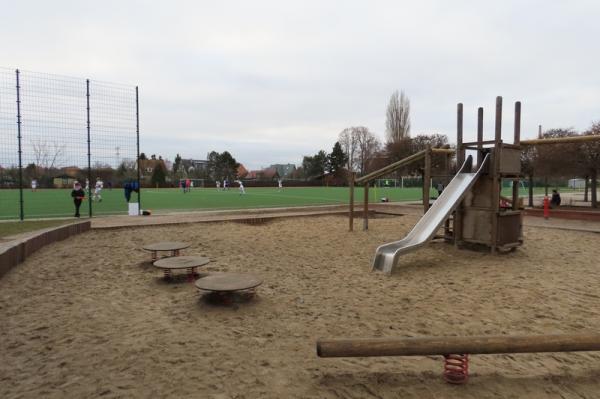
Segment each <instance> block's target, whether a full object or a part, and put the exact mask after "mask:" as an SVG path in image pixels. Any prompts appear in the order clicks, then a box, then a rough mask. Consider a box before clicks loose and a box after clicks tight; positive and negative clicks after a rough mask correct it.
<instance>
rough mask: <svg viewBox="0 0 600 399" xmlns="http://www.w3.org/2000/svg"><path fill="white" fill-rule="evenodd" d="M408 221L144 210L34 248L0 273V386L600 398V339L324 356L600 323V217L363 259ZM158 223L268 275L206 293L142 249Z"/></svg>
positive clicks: (228, 394) (106, 392)
mask: <svg viewBox="0 0 600 399" xmlns="http://www.w3.org/2000/svg"><path fill="white" fill-rule="evenodd" d="M415 221H416V217H415V216H404V217H395V218H382V219H375V220H372V221H371V224H370V228H371V230H370V231H369V232H368V233H365V232H362V231H358V232H354V233H349V232H347V231H346V227H347V219H346V218H344V217H336V216H327V217H318V218H294V219H287V220H286V219H283V220H281V219H280V220H274V221H271V222H269V223H267V224H265V225H258V226H257V225H246V224H240V223H233V222H227V223H214V224H201V225H192V224H189V225H181V226H163V227H143V228H138V229H121V230H104V231H91V232H88V233H85V234H83V235H80V236H77V237H74V238H71V239H69V240H66V241H63V242H59V243H56V244H53V245H51V246H48V247H46V248H43V249H42V250H40V251H39V252H37V253H36V254H35V255H33V256H32V257H31V258H29V259H27V261H26V262H25V263H23V264H22V265H20V266H18V267H17V268H15V269H13V270H12V271H11V272H9V273H8V274H7V275H6V276H4V278H2V279H1V280H0V360H1V361H0V397H2V398H40V397H44V398H46V397H48V398H85V397H104V398H117V397H123V398H130V397H134V398H138V397H152V398H162V397H165V398H166V397H172V398H174V397H177V398H184V397H194V398H289V397H291V398H371V397H372V398H400V397H402V398H446V397H462V398H507V397H508V398H518V397H530V398H597V397H600V353H589V352H581V353H556V354H520V355H487V356H473V357H472V358H471V364H470V367H471V375H472V377H471V379H470V381H469V383H468V384H467V385H464V386H451V385H448V384H446V383H445V382H444V381H443V380H442V378H441V371H442V360H441V358H440V357H415V358H368V359H359V358H354V359H320V358H318V357H317V356H316V353H315V341H316V339H317V338H320V337H326V338H334V337H382V336H422V335H476V334H543V333H575V332H582V331H598V330H599V329H600V317H599V316H600V286H599V284H598V281H599V278H600V267H599V266H600V265H599V264H598V259H600V245H598V243H599V238H600V236H598V235H597V234H594V233H584V232H573V231H564V230H552V229H547V228H543V229H541V228H526V230H525V240H526V241H525V245H524V246H523V247H522V248H520V249H519V250H518V251H516V252H514V253H510V254H506V255H502V256H492V255H488V254H484V253H478V252H470V251H459V250H457V249H455V248H453V247H452V246H449V245H447V244H444V243H433V244H432V245H430V246H429V247H427V248H426V249H424V250H422V251H420V252H417V253H413V254H410V255H408V256H406V258H404V259H403V260H402V262H401V266H400V267H399V268H398V270H397V271H396V273H395V274H394V275H393V276H391V277H386V276H384V275H382V274H379V273H371V272H370V262H371V257H372V255H373V253H374V250H375V248H376V246H377V245H379V244H381V243H384V242H387V241H390V240H392V239H396V238H401V237H402V236H403V235H404V234H405V233H406V232H407V231H408V230H409V229H410V227H412V225H413V224H414V223H415ZM358 224H359V223H357V225H358ZM157 240H185V241H189V242H191V243H193V245H192V247H191V248H190V249H188V250H186V251H185V253H186V254H198V255H203V256H208V257H210V258H211V259H212V263H211V264H210V265H209V267H207V268H206V269H205V270H206V271H207V272H216V271H249V272H253V273H256V274H258V275H260V276H261V277H263V278H264V281H265V282H264V284H263V286H261V287H260V288H259V289H258V295H257V297H256V298H255V299H254V300H252V301H250V302H246V303H235V304H234V305H218V304H213V303H210V302H208V301H206V300H205V299H202V298H201V297H200V295H199V294H198V292H197V291H196V290H195V289H194V287H193V285H192V284H190V283H188V282H186V281H185V279H181V280H178V281H177V282H175V283H166V282H164V281H163V280H162V279H161V273H160V271H157V270H155V269H154V268H153V267H151V265H150V263H149V262H148V260H149V255H148V253H145V252H143V251H141V250H139V248H140V247H141V246H142V244H144V243H148V242H152V241H157Z"/></svg>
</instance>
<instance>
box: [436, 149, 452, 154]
mask: <svg viewBox="0 0 600 399" xmlns="http://www.w3.org/2000/svg"><path fill="white" fill-rule="evenodd" d="M431 152H432V153H433V154H454V153H455V152H456V150H453V149H452V148H432V149H431Z"/></svg>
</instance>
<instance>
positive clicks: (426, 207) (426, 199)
mask: <svg viewBox="0 0 600 399" xmlns="http://www.w3.org/2000/svg"><path fill="white" fill-rule="evenodd" d="M430 180H431V148H427V152H426V153H425V173H424V175H423V214H425V213H427V211H428V210H429V197H430V194H429V188H430V187H431V186H430V184H429V181H430Z"/></svg>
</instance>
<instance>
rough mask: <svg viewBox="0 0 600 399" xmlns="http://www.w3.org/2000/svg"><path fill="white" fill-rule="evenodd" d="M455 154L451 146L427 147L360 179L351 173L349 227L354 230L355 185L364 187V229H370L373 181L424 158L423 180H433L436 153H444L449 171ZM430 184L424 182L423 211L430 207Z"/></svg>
mask: <svg viewBox="0 0 600 399" xmlns="http://www.w3.org/2000/svg"><path fill="white" fill-rule="evenodd" d="M453 154H454V150H452V149H450V148H427V149H425V150H422V151H419V152H417V153H414V154H412V155H410V156H408V157H406V158H403V159H401V160H399V161H397V162H394V163H392V164H389V165H387V166H384V167H383V168H381V169H378V170H376V171H374V172H371V173H369V174H367V175H364V176H362V177H360V178H358V179H355V177H354V174H351V175H350V184H349V185H350V209H349V218H348V223H349V229H350V231H352V230H354V187H355V186H357V185H358V186H360V185H362V186H363V187H364V191H363V193H364V202H363V230H368V229H369V185H370V183H371V182H372V181H374V180H376V179H378V178H380V177H382V176H386V175H389V174H390V173H392V172H395V171H397V170H398V169H401V168H403V167H405V166H408V165H410V164H411V163H414V162H418V161H420V160H422V159H424V160H425V167H424V174H423V182H428V181H429V180H431V158H432V157H433V156H434V155H443V156H444V158H445V170H446V173H448V170H449V165H450V158H451V157H452V155H453ZM429 191H430V186H429V184H423V212H427V210H428V209H429V196H430V193H429Z"/></svg>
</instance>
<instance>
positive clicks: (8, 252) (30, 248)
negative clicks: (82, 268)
mask: <svg viewBox="0 0 600 399" xmlns="http://www.w3.org/2000/svg"><path fill="white" fill-rule="evenodd" d="M90 228H91V222H90V221H89V220H86V221H83V222H76V223H71V224H67V225H64V226H58V227H52V228H49V229H44V230H40V231H39V232H37V233H34V234H33V235H31V236H29V237H27V238H23V239H20V240H15V241H14V242H8V243H3V244H2V247H1V248H0V278H1V277H2V276H3V275H5V274H6V273H8V271H9V270H10V269H12V268H13V267H14V266H16V265H18V264H19V263H22V262H24V261H25V259H27V257H29V256H30V255H32V254H33V253H34V252H36V251H37V250H38V249H41V248H43V247H45V246H46V245H49V244H52V243H54V242H57V241H62V240H65V239H67V238H69V237H71V236H74V235H77V234H81V233H84V232H86V231H88V230H90Z"/></svg>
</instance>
